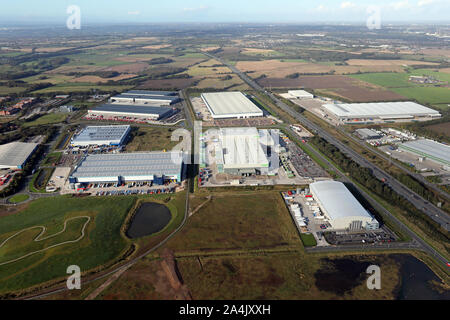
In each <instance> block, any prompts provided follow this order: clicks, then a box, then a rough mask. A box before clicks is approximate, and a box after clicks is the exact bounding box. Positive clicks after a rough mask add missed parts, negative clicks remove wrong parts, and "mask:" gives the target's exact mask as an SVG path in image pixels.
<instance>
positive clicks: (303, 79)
mask: <svg viewBox="0 0 450 320" xmlns="http://www.w3.org/2000/svg"><path fill="white" fill-rule="evenodd" d="M258 83H259V84H260V85H262V86H264V87H266V88H299V87H304V88H307V89H312V90H315V91H317V93H323V94H329V95H333V96H337V97H342V98H344V99H346V100H349V101H353V102H369V101H398V100H402V99H405V98H404V97H403V96H402V95H400V94H397V93H395V92H392V91H389V90H387V89H385V88H382V87H380V86H377V85H374V84H370V83H367V82H364V81H361V80H357V79H353V78H351V77H348V76H338V75H325V76H300V77H299V78H297V79H286V78H262V79H259V80H258Z"/></svg>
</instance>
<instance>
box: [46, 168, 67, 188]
mask: <svg viewBox="0 0 450 320" xmlns="http://www.w3.org/2000/svg"><path fill="white" fill-rule="evenodd" d="M70 170H71V168H70V167H57V168H56V169H55V171H53V175H52V176H51V178H50V180H49V181H48V184H47V186H54V187H55V188H56V189H59V190H61V194H65V193H66V192H65V191H66V188H65V187H64V186H65V184H66V182H67V179H68V177H69V174H70Z"/></svg>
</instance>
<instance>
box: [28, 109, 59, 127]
mask: <svg viewBox="0 0 450 320" xmlns="http://www.w3.org/2000/svg"><path fill="white" fill-rule="evenodd" d="M66 118H67V114H66V113H49V114H46V115H43V116H41V117H39V118H37V119H36V120H33V121H31V122H25V123H24V124H23V127H24V128H27V127H33V126H41V125H45V124H54V123H61V122H63V121H64V120H66Z"/></svg>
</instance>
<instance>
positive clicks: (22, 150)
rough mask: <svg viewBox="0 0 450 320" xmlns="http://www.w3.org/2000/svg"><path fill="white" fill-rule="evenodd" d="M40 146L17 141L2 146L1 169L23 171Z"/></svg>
mask: <svg viewBox="0 0 450 320" xmlns="http://www.w3.org/2000/svg"><path fill="white" fill-rule="evenodd" d="M38 145H39V144H38V143H25V142H17V141H16V142H11V143H7V144H2V145H0V169H23V168H24V167H25V165H26V163H27V161H28V159H30V157H31V155H32V154H33V153H34V151H35V150H36V148H37V146H38Z"/></svg>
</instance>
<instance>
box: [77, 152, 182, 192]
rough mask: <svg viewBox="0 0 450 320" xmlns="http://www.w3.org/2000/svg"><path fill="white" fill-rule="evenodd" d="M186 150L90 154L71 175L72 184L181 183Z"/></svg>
mask: <svg viewBox="0 0 450 320" xmlns="http://www.w3.org/2000/svg"><path fill="white" fill-rule="evenodd" d="M183 167H184V154H183V153H182V152H162V151H161V152H160V151H158V152H145V153H116V154H88V155H86V157H85V158H84V159H82V160H81V162H80V163H79V164H78V165H77V166H76V167H75V168H74V170H73V172H72V173H71V174H70V176H69V182H70V183H99V182H100V183H111V182H112V183H125V182H153V183H154V184H158V185H159V184H164V183H165V182H167V181H176V182H181V181H182V177H183Z"/></svg>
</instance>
